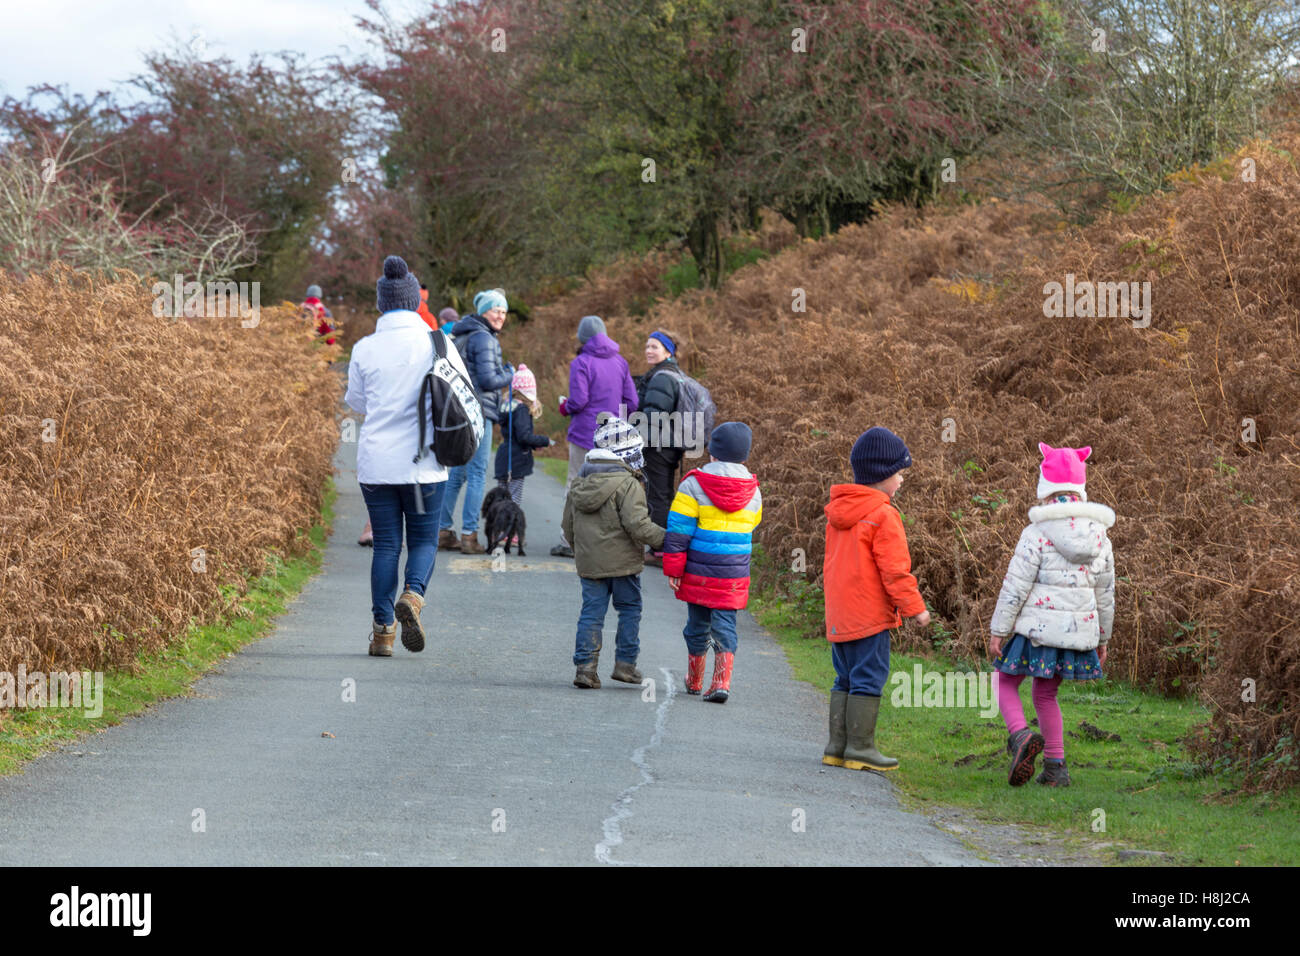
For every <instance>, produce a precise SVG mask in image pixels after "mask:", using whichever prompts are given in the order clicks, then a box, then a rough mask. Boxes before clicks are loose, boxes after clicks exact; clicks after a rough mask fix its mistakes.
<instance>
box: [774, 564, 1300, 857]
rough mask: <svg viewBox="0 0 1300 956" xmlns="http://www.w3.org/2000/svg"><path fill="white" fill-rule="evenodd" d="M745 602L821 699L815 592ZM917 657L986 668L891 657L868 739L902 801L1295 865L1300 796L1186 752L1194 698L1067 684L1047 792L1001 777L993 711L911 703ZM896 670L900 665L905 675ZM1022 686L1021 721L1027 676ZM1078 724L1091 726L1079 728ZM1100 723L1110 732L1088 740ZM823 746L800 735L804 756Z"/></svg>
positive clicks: (823, 665) (1200, 718) (1112, 846)
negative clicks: (1061, 752) (1058, 760)
mask: <svg viewBox="0 0 1300 956" xmlns="http://www.w3.org/2000/svg"><path fill="white" fill-rule="evenodd" d="M813 592H815V596H814V593H813ZM750 608H751V610H752V611H753V613H754V616H755V617H756V618H757V620H758V621H759V623H760V624H762V625H763V626H764V627H765V628H767V630H768V631H769V632H771V633H772V634H773V635H775V636H776V638H777V641H778V642H779V643H780V644H781V646H782V648H784V650H785V654H786V658H787V659H788V660H789V661H790V665H791V667H792V668H793V670H794V673H795V676H796V677H797V678H798V679H800V680H805V681H808V682H809V683H811V684H813V685H814V686H816V687H818V688H821V689H822V690H823V691H824V692H825V693H826V695H827V697H828V698H829V696H830V687H831V683H832V682H833V680H834V678H835V672H834V669H833V668H832V666H831V656H830V651H829V648H828V645H827V642H826V640H825V638H824V637H823V635H822V628H823V618H822V613H823V610H822V605H821V601H820V591H816V590H815V589H813V588H808V589H806V592H805V593H804V594H803V595H801V596H800V597H799V598H798V599H796V600H791V599H788V598H783V597H780V596H778V595H776V594H774V593H766V594H763V595H762V596H758V597H751V601H750ZM904 626H905V627H911V626H914V625H911V624H905V625H904ZM918 666H919V667H921V668H922V669H923V672H924V673H929V672H933V671H937V672H939V673H944V672H949V671H955V672H958V673H965V672H969V671H972V670H979V669H981V668H982V669H984V670H988V669H990V668H989V667H988V663H987V662H981V664H975V663H973V662H970V661H966V662H958V661H954V660H952V659H951V658H950V657H948V656H945V655H943V654H935V655H933V656H926V657H922V656H918V655H914V654H898V653H895V654H891V655H890V683H889V684H887V685H886V687H885V693H884V694H883V695H882V697H883V704H884V706H882V708H881V711H880V724H879V726H878V728H877V746H879V747H880V748H881V750H882V751H883V752H884V753H886V754H888V755H889V756H892V757H896V758H898V759H899V760H900V761H901V765H900V767H899V769H898V770H897V771H894V772H891V773H890V774H888V776H889V779H890V780H891V781H893V782H894V783H895V784H897V785H898V787H899V789H900V790H901V791H902V794H903V797H904V801H905V803H907V804H908V805H909V806H910V807H911V808H913V809H923V808H924V807H926V806H928V805H933V806H936V807H938V806H947V807H959V808H961V809H963V810H966V811H969V812H970V813H971V814H972V816H974V817H976V818H978V819H981V820H984V821H986V822H993V823H1017V824H1022V825H1030V826H1039V827H1044V828H1047V829H1050V830H1052V831H1055V832H1057V833H1060V834H1062V835H1064V836H1067V837H1072V838H1076V839H1077V840H1078V842H1080V843H1085V844H1091V845H1092V846H1093V847H1098V845H1099V844H1109V847H1098V848H1099V849H1101V850H1102V852H1103V854H1106V855H1102V856H1101V857H1100V858H1101V859H1102V860H1105V859H1106V858H1107V855H1109V854H1112V853H1114V852H1116V851H1117V850H1119V849H1121V848H1134V849H1148V850H1158V851H1163V852H1165V853H1168V854H1170V856H1169V857H1168V858H1167V859H1165V860H1162V861H1161V862H1169V863H1179V864H1192V865H1209V866H1273V865H1295V864H1297V863H1300V793H1298V792H1295V791H1291V792H1287V793H1280V794H1279V793H1272V794H1259V795H1242V794H1240V793H1239V788H1240V780H1241V777H1240V774H1238V773H1236V772H1233V771H1228V770H1224V769H1221V768H1216V767H1212V766H1206V765H1204V764H1202V763H1199V762H1197V761H1196V760H1195V759H1194V758H1193V757H1192V756H1191V755H1190V754H1189V753H1188V752H1187V749H1186V747H1185V746H1184V744H1183V742H1182V741H1183V739H1184V738H1185V737H1186V736H1187V735H1188V734H1189V733H1191V732H1193V728H1194V727H1195V726H1196V725H1198V724H1202V723H1204V722H1205V721H1207V720H1208V719H1209V712H1208V711H1207V710H1206V709H1205V708H1204V707H1203V706H1201V704H1200V703H1198V702H1197V701H1195V700H1191V699H1181V700H1180V699H1172V698H1166V697H1161V696H1158V695H1154V694H1149V693H1146V692H1144V691H1142V690H1141V689H1139V688H1135V687H1132V686H1129V685H1127V684H1123V683H1120V682H1117V681H1113V680H1110V679H1103V680H1102V681H1099V682H1093V683H1094V684H1095V686H1092V687H1089V686H1087V685H1076V686H1070V685H1069V684H1068V683H1067V684H1065V685H1063V686H1062V689H1061V693H1060V700H1061V709H1062V713H1063V714H1064V716H1065V730H1066V738H1065V758H1066V764H1067V766H1068V767H1069V769H1070V777H1071V786H1070V787H1068V788H1064V789H1053V788H1049V787H1042V786H1039V785H1038V784H1036V783H1034V782H1033V781H1031V782H1029V783H1028V784H1026V785H1025V786H1023V787H1019V788H1012V787H1010V786H1008V784H1007V780H1006V771H1007V757H1006V754H1005V747H1006V739H1007V738H1006V726H1005V725H1004V724H1003V723H1002V720H1001V718H1000V717H999V716H994V717H992V718H985V717H982V716H980V707H979V705H978V704H976V705H975V706H973V707H972V706H967V707H966V708H956V707H917V706H911V705H912V703H913V698H912V694H913V693H916V692H915V691H912V690H911V683H912V682H914V678H915V673H916V672H915V668H917V667H918ZM900 673H905V674H907V675H908V678H909V683H908V684H907V685H903V684H902V682H901V681H900V679H899V676H898V675H899V674H900ZM904 686H906V687H907V689H908V691H909V693H908V694H906V695H904V694H903V693H902V691H903V687H904ZM923 686H924V685H923ZM1020 690H1021V701H1022V703H1023V704H1024V707H1025V715H1026V717H1028V718H1030V719H1031V720H1032V719H1033V705H1032V703H1031V701H1030V695H1029V691H1030V681H1028V680H1026V681H1025V682H1024V683H1023V684H1022V685H1021V689H1020ZM904 702H906V704H907V705H908V706H902V704H903V703H904ZM993 705H994V708H995V707H996V701H994V702H993ZM994 708H990V709H994ZM1085 723H1086V724H1088V725H1089V726H1090V727H1092V728H1095V731H1089V730H1086V729H1085V728H1084V727H1083V725H1084V724H1085ZM1098 732H1099V733H1098ZM1101 734H1116V735H1118V737H1119V739H1118V740H1108V739H1098V738H1099V736H1100V735H1101ZM823 744H824V741H822V740H817V741H809V742H808V747H809V751H810V759H812V758H815V757H816V756H817V754H818V752H819V748H821V747H822V746H823ZM1039 766H1040V767H1041V758H1040V760H1039ZM1102 814H1104V817H1103V816H1102ZM1103 820H1104V826H1105V829H1104V831H1101V830H1096V831H1094V823H1097V824H1099V825H1100V824H1101V823H1102V821H1103ZM1110 858H1111V859H1117V858H1116V857H1110Z"/></svg>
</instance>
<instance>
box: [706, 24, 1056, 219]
mask: <svg viewBox="0 0 1300 956" xmlns="http://www.w3.org/2000/svg"><path fill="white" fill-rule="evenodd" d="M1037 11H1038V4H1037V3H1036V2H1031V0H997V2H995V0H930V2H915V0H827V2H812V0H796V2H784V0H762V2H753V3H751V4H750V5H749V7H748V16H746V17H744V18H743V19H742V20H741V21H740V23H739V28H738V30H737V34H736V36H737V39H736V41H735V42H736V43H737V45H738V46H739V47H740V48H741V49H742V50H744V51H747V52H746V55H745V56H744V60H745V63H746V69H745V70H744V71H742V72H741V73H740V75H739V77H738V82H737V83H736V85H735V86H734V88H733V90H732V91H731V98H732V102H733V105H734V107H735V112H736V114H737V115H738V116H739V117H740V119H741V121H742V123H743V132H742V136H743V139H744V140H745V142H746V143H747V144H749V149H748V150H747V151H746V153H745V155H744V156H743V171H742V172H741V178H742V179H743V180H745V181H746V182H749V183H751V184H752V187H751V188H754V189H755V190H756V192H757V194H758V196H759V197H761V199H762V201H764V202H770V203H773V204H774V205H775V206H776V207H777V208H778V209H780V210H782V211H783V212H784V213H785V214H786V215H787V216H788V217H789V218H790V219H791V220H793V221H794V222H795V224H796V227H797V228H798V230H799V232H800V234H801V235H808V234H810V233H812V232H819V233H821V234H823V235H824V234H826V233H828V232H830V231H831V229H833V228H836V227H838V226H839V225H842V224H844V223H845V222H853V221H861V220H862V219H865V218H866V217H867V216H868V215H869V213H870V209H871V207H872V205H873V204H874V203H876V202H878V201H881V200H901V201H906V202H911V203H914V204H915V203H920V202H921V201H922V200H924V199H928V198H930V196H931V195H932V193H933V190H934V188H935V185H936V183H937V180H938V175H939V173H940V169H941V164H942V163H943V161H944V160H945V159H953V160H955V159H956V158H958V157H961V156H964V155H967V154H969V153H971V152H973V151H974V150H975V149H976V148H978V147H979V146H980V145H981V144H982V143H984V142H985V141H986V140H987V139H988V138H989V137H990V136H992V135H993V134H994V133H995V132H996V131H997V130H998V129H999V128H1001V126H1002V125H1003V124H1005V122H1006V121H1007V119H1008V117H1009V115H1010V114H1011V113H1013V112H1015V110H1016V106H1015V105H1014V104H1012V103H1010V102H1009V101H1008V100H1007V99H1006V98H1003V97H1001V96H999V93H998V91H999V89H1000V87H1001V86H1002V85H1003V84H1004V82H1005V77H1006V75H1007V74H1008V73H1009V72H1012V71H1014V72H1016V73H1017V74H1019V75H1029V74H1030V73H1031V72H1032V67H1033V64H1034V63H1035V62H1036V60H1037V58H1038V55H1039V54H1038V50H1039V47H1040V46H1041V43H1042V28H1041V23H1040V19H1039V16H1038V12H1037Z"/></svg>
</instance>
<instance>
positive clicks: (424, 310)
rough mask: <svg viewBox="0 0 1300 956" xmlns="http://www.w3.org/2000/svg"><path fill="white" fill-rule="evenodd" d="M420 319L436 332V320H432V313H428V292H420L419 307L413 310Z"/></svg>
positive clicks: (425, 290)
mask: <svg viewBox="0 0 1300 956" xmlns="http://www.w3.org/2000/svg"><path fill="white" fill-rule="evenodd" d="M415 312H416V314H417V315H419V317H420V318H422V319H424V324H425V325H427V326H428V327H429V328H431V329H433V331H435V332H437V331H438V320H437V319H436V318H434V316H433V313H432V312H430V311H429V290H428V289H421V290H420V307H419V308H418V309H416V310H415Z"/></svg>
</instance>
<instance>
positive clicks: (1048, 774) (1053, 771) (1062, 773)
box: [1038, 757, 1070, 787]
mask: <svg viewBox="0 0 1300 956" xmlns="http://www.w3.org/2000/svg"><path fill="white" fill-rule="evenodd" d="M1038 782H1039V783H1041V784H1042V785H1043V786H1045V787H1068V786H1069V785H1070V771H1068V770H1066V769H1065V760H1064V759H1062V760H1053V759H1052V758H1051V757H1044V758H1043V772H1042V773H1040V774H1039V775H1038Z"/></svg>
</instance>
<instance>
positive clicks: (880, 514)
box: [822, 485, 925, 643]
mask: <svg viewBox="0 0 1300 956" xmlns="http://www.w3.org/2000/svg"><path fill="white" fill-rule="evenodd" d="M825 511H826V519H827V521H826V559H825V562H824V563H823V565H822V590H823V592H824V593H825V596H826V639H827V640H828V641H831V642H833V643H839V642H841V641H856V640H858V639H859V638H863V637H870V636H871V635H873V634H879V633H880V632H881V631H886V630H889V629H890V628H894V627H898V626H900V625H901V624H902V623H903V621H902V618H903V617H912V616H913V615H916V614H920V613H921V612H922V611H924V610H925V601H924V600H923V599H922V598H921V591H920V589H919V588H918V587H917V584H916V578H914V577H913V576H912V558H911V555H909V554H908V553H907V535H906V533H905V532H904V531H903V518H902V515H900V514H899V513H898V509H897V508H895V507H894V506H893V505H891V504H890V503H889V496H888V495H887V494H885V493H884V492H883V491H877V490H876V489H875V488H868V487H867V486H866V485H832V486H831V500H830V503H829V504H828V505H827V506H826V508H825ZM900 611H901V612H902V613H901V615H900V613H899V612H900Z"/></svg>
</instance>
